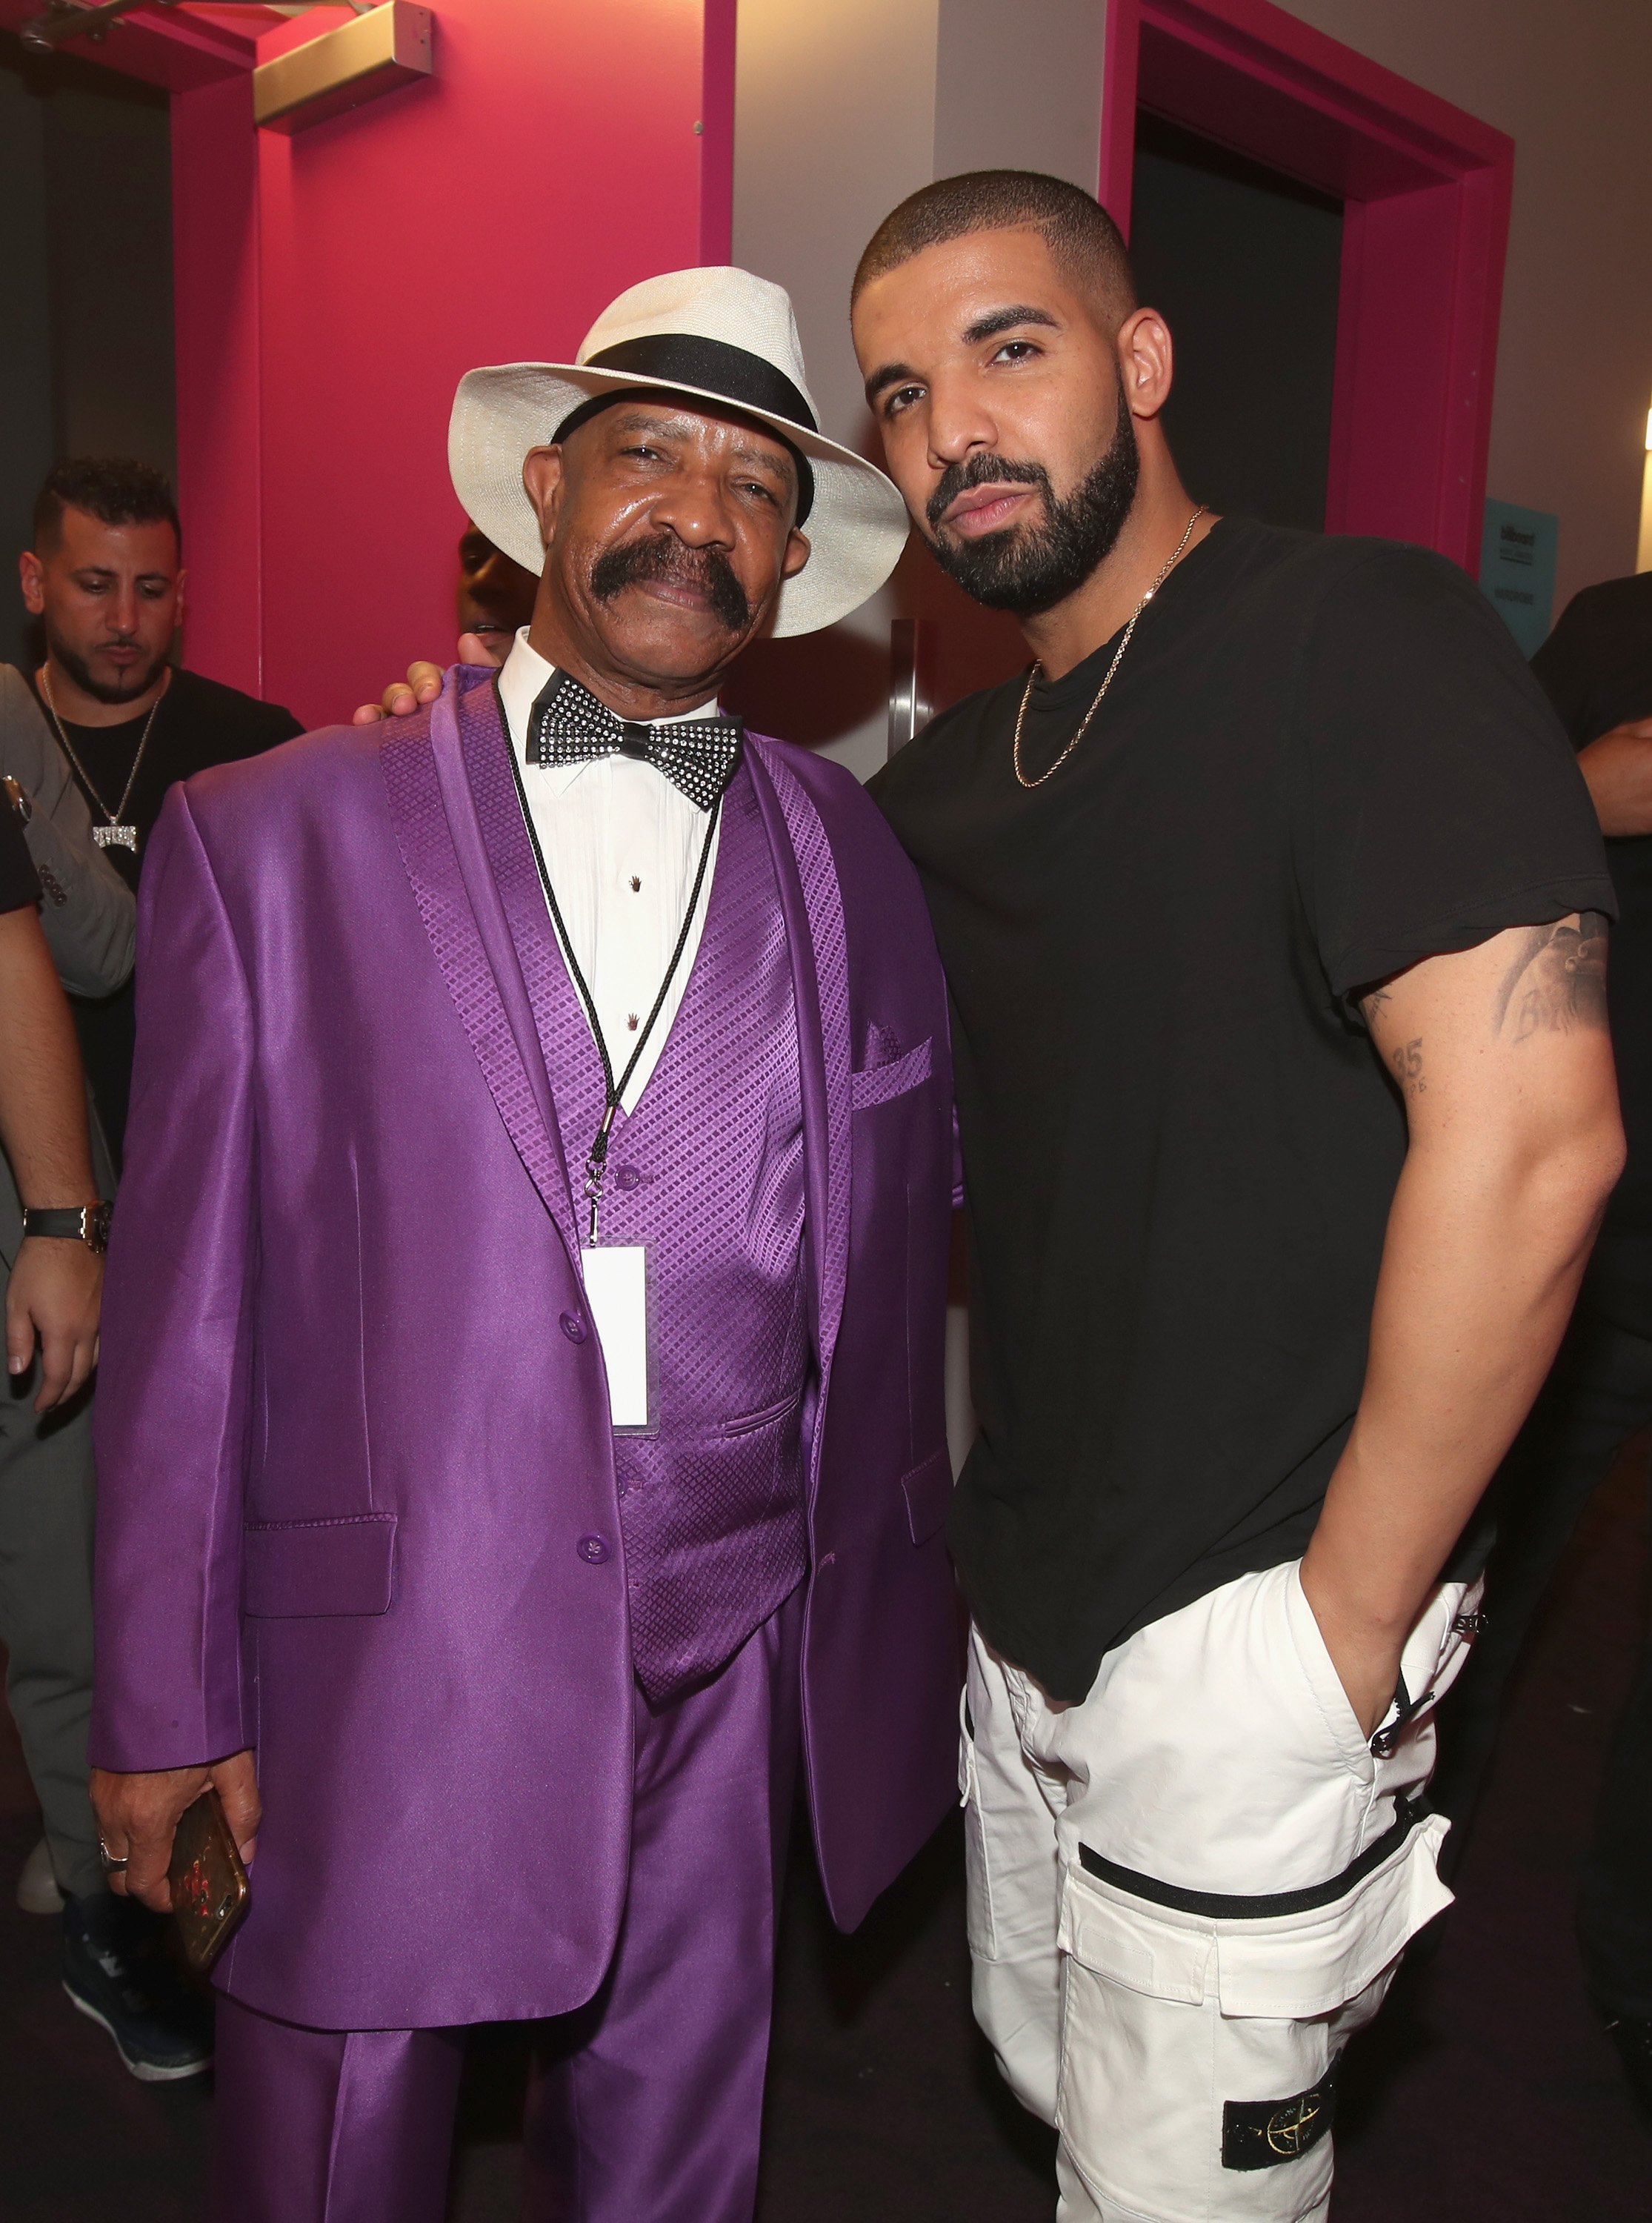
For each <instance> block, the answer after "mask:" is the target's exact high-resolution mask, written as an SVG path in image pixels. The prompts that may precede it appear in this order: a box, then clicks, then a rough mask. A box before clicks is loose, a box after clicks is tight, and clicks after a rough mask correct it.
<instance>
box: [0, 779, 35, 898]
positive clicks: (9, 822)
mask: <svg viewBox="0 0 1652 2223" xmlns="http://www.w3.org/2000/svg"><path fill="white" fill-rule="evenodd" d="M40 899H41V884H40V881H39V879H38V878H36V876H35V866H34V864H33V861H32V860H31V859H30V857H29V854H28V842H27V841H25V840H24V839H23V828H22V820H21V819H20V818H19V817H18V816H17V814H16V811H15V810H14V809H12V807H11V805H10V803H9V802H8V801H7V800H6V797H4V795H3V794H0V912H4V911H9V910H29V909H30V908H31V906H32V905H34V904H37V903H38V902H39V901H40Z"/></svg>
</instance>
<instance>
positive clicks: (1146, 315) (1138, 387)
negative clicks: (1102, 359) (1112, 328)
mask: <svg viewBox="0 0 1652 2223" xmlns="http://www.w3.org/2000/svg"><path fill="white" fill-rule="evenodd" d="M1118 351H1119V375H1120V377H1121V379H1122V380H1123V381H1124V398H1125V400H1127V401H1128V403H1129V405H1130V414H1131V415H1132V416H1133V417H1157V416H1158V414H1159V411H1160V410H1161V409H1162V408H1163V407H1164V406H1165V402H1166V401H1168V400H1169V399H1170V390H1171V384H1172V383H1173V381H1174V380H1175V375H1176V350H1175V346H1174V344H1173V343H1172V342H1171V336H1170V327H1169V326H1168V325H1167V324H1165V319H1164V318H1162V317H1161V316H1160V315H1159V312H1158V310H1157V309H1137V310H1136V311H1135V312H1134V314H1132V315H1130V316H1128V317H1127V318H1125V320H1124V322H1123V323H1122V324H1121V325H1120V326H1119V337H1118Z"/></svg>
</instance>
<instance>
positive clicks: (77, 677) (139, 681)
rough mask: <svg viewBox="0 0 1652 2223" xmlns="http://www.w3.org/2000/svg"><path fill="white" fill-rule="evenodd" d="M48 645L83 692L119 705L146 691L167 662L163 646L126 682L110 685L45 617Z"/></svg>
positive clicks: (58, 662)
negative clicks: (151, 660) (146, 665)
mask: <svg viewBox="0 0 1652 2223" xmlns="http://www.w3.org/2000/svg"><path fill="white" fill-rule="evenodd" d="M46 645H47V648H48V649H49V650H50V651H51V654H52V661H53V663H54V664H61V665H62V667H63V669H64V671H66V672H67V673H68V675H69V677H70V678H71V679H72V680H73V682H74V683H75V685H76V686H77V687H78V688H79V690H80V691H81V693H82V694H83V695H90V696H91V699H92V701H93V702H108V703H110V704H111V705H113V706H115V707H116V708H118V707H119V705H120V704H121V703H122V702H132V701H133V700H134V699H135V697H136V696H140V695H145V694H147V693H148V690H149V689H150V688H151V687H153V686H154V683H155V682H156V680H157V679H159V678H160V675H161V673H162V671H165V669H166V651H165V650H164V649H163V650H162V651H161V652H160V655H159V656H158V657H156V658H155V660H154V663H153V664H150V665H149V666H148V669H147V670H145V671H138V672H135V674H134V675H133V676H132V677H130V678H129V680H128V681H127V682H126V683H125V684H124V685H123V686H120V687H111V686H110V685H109V683H108V682H107V681H105V680H102V679H97V678H94V677H93V676H92V671H91V665H90V664H88V663H87V662H86V659H85V657H83V656H77V655H76V653H75V652H74V650H73V649H72V648H71V647H70V645H69V644H68V642H67V641H66V640H65V639H64V638H63V636H62V635H61V634H60V633H59V632H58V630H57V628H56V627H55V626H53V623H52V621H51V620H50V619H49V618H48V619H47V621H46Z"/></svg>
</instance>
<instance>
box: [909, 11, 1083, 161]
mask: <svg viewBox="0 0 1652 2223" xmlns="http://www.w3.org/2000/svg"><path fill="white" fill-rule="evenodd" d="M1106 26H1107V9H1106V8H1105V6H1104V5H1103V4H1102V0H940V48H939V57H938V67H937V72H936V93H935V175H936V176H937V177H938V178H950V177H954V176H956V175H957V173H958V172H959V171H960V170H1048V171H1050V172H1052V173H1053V174H1054V175H1055V176H1056V177H1058V178H1069V179H1071V181H1072V183H1073V184H1074V185H1076V186H1084V190H1085V191H1086V192H1092V193H1093V192H1095V190H1096V180H1097V179H1098V178H1099V177H1100V175H1101V161H1102V39H1103V36H1104V34H1105V30H1106Z"/></svg>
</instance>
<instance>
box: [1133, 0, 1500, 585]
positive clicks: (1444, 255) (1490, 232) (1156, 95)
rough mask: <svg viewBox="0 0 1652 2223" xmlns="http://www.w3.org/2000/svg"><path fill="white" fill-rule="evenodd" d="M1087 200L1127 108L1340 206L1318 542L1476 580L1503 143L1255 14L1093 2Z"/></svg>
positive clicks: (1170, 1) (1323, 44)
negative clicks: (1414, 558)
mask: <svg viewBox="0 0 1652 2223" xmlns="http://www.w3.org/2000/svg"><path fill="white" fill-rule="evenodd" d="M1104 66H1105V69H1106V73H1107V74H1106V80H1105V83H1104V85H1103V89H1102V178H1101V197H1102V201H1103V202H1104V203H1105V204H1106V205H1107V207H1108V208H1109V210H1110V211H1112V213H1113V215H1114V217H1115V218H1116V219H1117V221H1118V223H1119V224H1120V225H1121V228H1122V229H1123V230H1124V232H1125V234H1126V236H1128V233H1129V228H1130V192H1131V180H1132V176H1133V173H1134V158H1135V119H1136V113H1137V110H1138V109H1139V108H1146V109H1148V110H1152V111H1153V113H1154V114H1155V115H1159V116H1164V117H1168V118H1169V119H1170V120H1171V122H1173V123H1180V124H1184V125H1185V126H1186V127H1187V128H1188V129H1191V130H1195V131H1197V132H1200V133H1201V134H1203V136H1204V137H1206V138H1209V139H1214V140H1216V141H1218V142H1220V143H1221V144H1222V145H1223V146H1227V147H1231V148H1234V150H1235V151H1236V152H1237V153H1240V154H1248V155H1250V156H1252V157H1253V159H1254V160H1256V161H1263V162H1266V163H1267V164H1269V165H1270V166H1271V167H1272V168H1274V169H1276V170H1281V171H1283V172H1285V173H1286V174H1287V175H1288V176H1291V177H1294V178H1299V179H1302V180H1303V183H1304V184H1306V185H1310V186H1317V187H1318V188H1319V189H1320V190H1321V191H1322V192H1329V193H1335V195H1336V196H1337V197H1338V198H1340V199H1341V201H1342V203H1343V205H1344V214H1343V234H1342V284H1341V307H1340V312H1339V319H1338V327H1337V350H1336V387H1335V400H1334V405H1333V409H1332V422H1331V457H1330V475H1329V491H1328V496H1327V501H1326V510H1325V526H1326V530H1327V531H1328V532H1375V533H1385V534H1388V535H1391V536H1392V537H1393V538H1397V539H1401V540H1414V541H1419V542H1421V543H1422V544H1423V545H1425V546H1427V547H1431V548H1437V549H1439V550H1440V551H1442V554H1444V555H1447V556H1450V557H1454V560H1455V561H1456V562H1458V563H1459V564H1462V565H1463V566H1464V568H1465V569H1466V570H1469V571H1471V572H1477V571H1478V570H1479V551H1480V522H1481V513H1482V511H1483V509H1484V507H1485V500H1486V450H1487V446H1488V444H1489V442H1490V438H1491V429H1492V380H1493V375H1494V373H1495V368H1496V360H1497V335H1498V312H1499V309H1500V307H1501V305H1502V294H1503V261H1504V249H1505V247H1506V245H1507V241H1508V231H1509V201H1510V194H1511V187H1512V184H1513V178H1514V142H1513V140H1511V139H1510V138H1508V137H1506V136H1505V135H1504V134H1503V133H1502V132H1500V131H1494V130H1493V129H1492V128H1491V126H1490V125H1489V124H1486V123H1481V122H1480V121H1479V119H1478V118H1477V117H1473V116H1470V115H1467V113H1466V112H1465V111H1464V110H1462V109H1460V108H1454V107H1453V106H1452V105H1451V104H1450V103H1449V102H1448V101H1444V100H1440V99H1437V98H1435V95H1434V94H1433V93H1430V92H1425V91H1423V88H1422V87H1421V86H1420V85H1412V84H1411V83H1410V82H1409V80H1408V79H1404V78H1402V77H1398V76H1396V75H1395V73H1394V72H1392V71H1391V70H1386V69H1383V68H1382V67H1380V66H1379V65H1378V64H1377V63H1375V62H1372V61H1370V60H1367V59H1366V56H1365V55H1363V54H1356V53H1355V52H1354V49H1353V47H1345V46H1343V45H1342V44H1341V42H1340V41H1337V40H1335V39H1331V38H1328V37H1326V36H1325V35H1324V34H1323V33H1322V32H1320V31H1316V30H1313V29H1311V28H1310V27H1309V26H1308V25H1307V24H1305V23H1303V22H1301V21H1300V20H1299V19H1298V18H1297V16H1291V15H1288V14H1287V13H1286V12H1285V9H1283V8H1276V7H1273V6H1272V5H1270V4H1269V0H1108V8H1107V44H1106V51H1105V63H1104Z"/></svg>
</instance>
